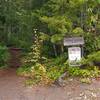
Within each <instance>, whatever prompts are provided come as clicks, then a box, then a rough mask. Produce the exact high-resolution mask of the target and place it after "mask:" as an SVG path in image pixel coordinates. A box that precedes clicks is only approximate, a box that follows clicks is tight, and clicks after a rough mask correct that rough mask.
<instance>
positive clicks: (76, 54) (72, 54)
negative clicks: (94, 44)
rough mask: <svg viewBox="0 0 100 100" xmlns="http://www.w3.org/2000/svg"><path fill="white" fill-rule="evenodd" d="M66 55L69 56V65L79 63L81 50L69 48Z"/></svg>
mask: <svg viewBox="0 0 100 100" xmlns="http://www.w3.org/2000/svg"><path fill="white" fill-rule="evenodd" d="M68 55H69V63H77V62H79V61H80V60H81V48H80V47H69V48H68ZM70 65H71V64H70Z"/></svg>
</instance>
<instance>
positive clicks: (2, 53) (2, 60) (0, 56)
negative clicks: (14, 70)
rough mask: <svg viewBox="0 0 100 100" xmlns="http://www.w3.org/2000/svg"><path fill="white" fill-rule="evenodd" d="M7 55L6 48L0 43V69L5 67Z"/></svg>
mask: <svg viewBox="0 0 100 100" xmlns="http://www.w3.org/2000/svg"><path fill="white" fill-rule="evenodd" d="M9 56H10V55H9V52H8V48H7V47H6V46H4V45H2V44H0V69H1V68H5V67H7V64H8V59H9Z"/></svg>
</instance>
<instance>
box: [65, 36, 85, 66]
mask: <svg viewBox="0 0 100 100" xmlns="http://www.w3.org/2000/svg"><path fill="white" fill-rule="evenodd" d="M83 45H84V38H83V37H72V38H64V46H68V61H69V66H80V60H81V58H82V56H83V48H82V46H83Z"/></svg>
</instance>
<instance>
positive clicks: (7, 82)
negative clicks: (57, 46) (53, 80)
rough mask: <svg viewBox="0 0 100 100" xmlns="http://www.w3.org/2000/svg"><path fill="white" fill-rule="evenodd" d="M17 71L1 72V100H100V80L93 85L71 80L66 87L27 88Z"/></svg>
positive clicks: (94, 81)
mask: <svg viewBox="0 0 100 100" xmlns="http://www.w3.org/2000/svg"><path fill="white" fill-rule="evenodd" d="M24 80H25V79H24V78H22V77H18V76H17V75H16V69H12V68H11V69H8V70H4V71H0V100H100V80H99V78H98V79H97V80H95V79H94V80H93V83H92V84H91V85H87V84H81V83H80V82H79V81H77V80H76V79H69V81H68V83H67V85H66V86H65V87H59V86H49V87H43V86H35V87H25V85H24Z"/></svg>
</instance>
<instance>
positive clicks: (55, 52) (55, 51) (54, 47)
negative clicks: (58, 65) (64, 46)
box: [53, 44, 57, 57]
mask: <svg viewBox="0 0 100 100" xmlns="http://www.w3.org/2000/svg"><path fill="white" fill-rule="evenodd" d="M53 49H54V54H55V56H56V57H57V50H56V46H55V44H53Z"/></svg>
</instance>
